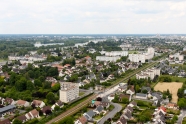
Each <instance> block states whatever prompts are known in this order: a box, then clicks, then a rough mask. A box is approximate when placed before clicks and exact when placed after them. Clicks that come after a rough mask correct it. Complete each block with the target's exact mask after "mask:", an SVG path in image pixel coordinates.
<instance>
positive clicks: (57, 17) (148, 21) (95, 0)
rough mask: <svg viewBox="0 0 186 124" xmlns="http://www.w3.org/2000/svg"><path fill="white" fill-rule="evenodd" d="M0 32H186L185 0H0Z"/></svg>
mask: <svg viewBox="0 0 186 124" xmlns="http://www.w3.org/2000/svg"><path fill="white" fill-rule="evenodd" d="M0 5H1V6H0V34H157V33H160V34H162V33H163V34H186V0H0Z"/></svg>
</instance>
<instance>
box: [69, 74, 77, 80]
mask: <svg viewBox="0 0 186 124" xmlns="http://www.w3.org/2000/svg"><path fill="white" fill-rule="evenodd" d="M77 80H78V75H77V74H73V75H72V76H71V77H70V79H69V81H70V82H74V81H77Z"/></svg>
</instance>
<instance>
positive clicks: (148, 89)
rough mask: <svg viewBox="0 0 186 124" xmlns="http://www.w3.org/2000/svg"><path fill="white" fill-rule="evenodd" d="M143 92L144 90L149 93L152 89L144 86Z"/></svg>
mask: <svg viewBox="0 0 186 124" xmlns="http://www.w3.org/2000/svg"><path fill="white" fill-rule="evenodd" d="M141 90H142V91H143V90H147V91H148V92H151V88H150V87H144V86H143V87H142V88H141Z"/></svg>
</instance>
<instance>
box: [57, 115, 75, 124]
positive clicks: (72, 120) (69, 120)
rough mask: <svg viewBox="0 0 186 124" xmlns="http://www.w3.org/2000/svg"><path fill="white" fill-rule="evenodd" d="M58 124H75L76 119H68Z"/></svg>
mask: <svg viewBox="0 0 186 124" xmlns="http://www.w3.org/2000/svg"><path fill="white" fill-rule="evenodd" d="M58 124H74V119H73V118H72V117H66V118H65V119H63V120H62V121H60V122H59V123H58Z"/></svg>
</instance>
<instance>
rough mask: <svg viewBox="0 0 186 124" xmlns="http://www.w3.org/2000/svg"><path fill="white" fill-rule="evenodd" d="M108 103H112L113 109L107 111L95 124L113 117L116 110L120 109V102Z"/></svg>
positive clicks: (102, 123) (102, 122) (101, 123)
mask: <svg viewBox="0 0 186 124" xmlns="http://www.w3.org/2000/svg"><path fill="white" fill-rule="evenodd" d="M110 104H112V105H114V109H113V110H112V111H110V112H109V113H107V114H106V115H105V116H104V117H103V118H102V119H101V120H100V121H99V122H98V123H97V124H104V122H105V121H106V120H108V119H109V118H113V117H114V116H115V115H116V113H117V112H119V111H121V109H122V106H121V105H120V104H117V103H110Z"/></svg>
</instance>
